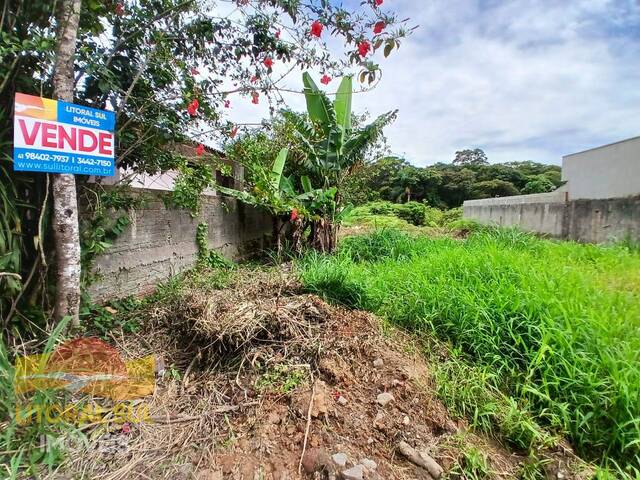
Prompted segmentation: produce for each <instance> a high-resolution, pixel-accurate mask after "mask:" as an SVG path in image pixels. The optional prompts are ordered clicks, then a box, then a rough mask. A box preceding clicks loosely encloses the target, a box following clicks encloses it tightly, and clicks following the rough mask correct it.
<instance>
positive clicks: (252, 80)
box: [251, 75, 258, 83]
mask: <svg viewBox="0 0 640 480" xmlns="http://www.w3.org/2000/svg"><path fill="white" fill-rule="evenodd" d="M257 81H258V77H256V76H255V75H254V76H253V77H251V83H256V82H257Z"/></svg>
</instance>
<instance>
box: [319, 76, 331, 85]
mask: <svg viewBox="0 0 640 480" xmlns="http://www.w3.org/2000/svg"><path fill="white" fill-rule="evenodd" d="M330 81H331V77H330V76H329V75H327V74H324V75H323V76H322V78H321V79H320V83H323V84H324V85H329V82H330Z"/></svg>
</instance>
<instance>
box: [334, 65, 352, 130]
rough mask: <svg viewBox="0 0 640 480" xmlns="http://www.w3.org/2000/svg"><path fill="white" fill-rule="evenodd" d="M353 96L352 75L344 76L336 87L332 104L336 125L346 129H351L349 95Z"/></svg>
mask: <svg viewBox="0 0 640 480" xmlns="http://www.w3.org/2000/svg"><path fill="white" fill-rule="evenodd" d="M352 96H353V77H352V76H351V75H349V76H347V77H344V78H343V79H342V81H341V82H340V86H339V87H338V92H337V94H336V101H335V103H334V104H333V106H334V108H335V111H336V120H337V123H338V125H341V126H342V128H343V129H344V130H345V131H347V130H351V97H352Z"/></svg>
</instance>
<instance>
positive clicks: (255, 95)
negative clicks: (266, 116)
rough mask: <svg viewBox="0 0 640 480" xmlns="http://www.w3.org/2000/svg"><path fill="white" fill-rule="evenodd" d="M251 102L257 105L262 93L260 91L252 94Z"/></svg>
mask: <svg viewBox="0 0 640 480" xmlns="http://www.w3.org/2000/svg"><path fill="white" fill-rule="evenodd" d="M251 103H253V104H255V105H257V104H258V103H260V94H259V93H258V92H253V93H252V94H251Z"/></svg>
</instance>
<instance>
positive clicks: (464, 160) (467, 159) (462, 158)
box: [453, 148, 489, 166]
mask: <svg viewBox="0 0 640 480" xmlns="http://www.w3.org/2000/svg"><path fill="white" fill-rule="evenodd" d="M488 163H489V160H488V159H487V154H486V153H484V150H482V149H480V148H475V149H473V150H469V149H467V150H460V151H458V152H456V157H455V158H454V159H453V164H454V165H461V166H469V165H487V164H488Z"/></svg>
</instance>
